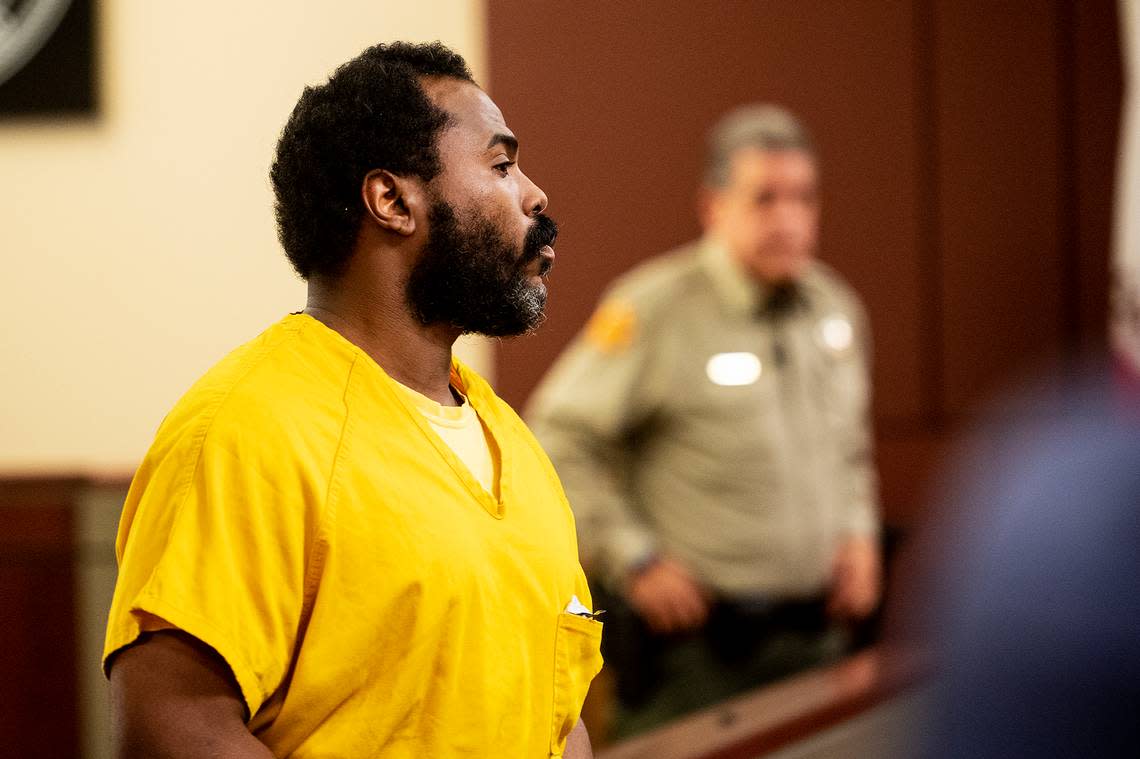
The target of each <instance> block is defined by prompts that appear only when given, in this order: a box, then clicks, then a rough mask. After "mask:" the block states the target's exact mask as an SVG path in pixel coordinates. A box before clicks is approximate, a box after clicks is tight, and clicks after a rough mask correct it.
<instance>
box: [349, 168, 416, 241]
mask: <svg viewBox="0 0 1140 759" xmlns="http://www.w3.org/2000/svg"><path fill="white" fill-rule="evenodd" d="M360 194H361V198H362V199H363V200H364V207H365V208H366V209H368V215H369V216H371V217H372V220H373V221H375V222H376V223H377V224H379V225H380V226H381V227H382V228H384V229H387V230H388V231H390V232H395V233H396V234H399V235H404V236H408V235H411V234H413V233H414V232H415V231H416V217H415V214H414V211H416V210H418V208H419V206H420V204H421V199H422V197H423V187H422V183H420V182H419V181H417V180H416V179H414V178H411V177H400V176H396V175H395V174H393V173H392V172H390V171H387V170H385V169H373V170H372V171H370V172H368V173H367V174H365V175H364V182H363V183H362V184H361V187H360Z"/></svg>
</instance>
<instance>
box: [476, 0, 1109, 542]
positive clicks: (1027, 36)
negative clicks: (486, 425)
mask: <svg viewBox="0 0 1140 759" xmlns="http://www.w3.org/2000/svg"><path fill="white" fill-rule="evenodd" d="M488 9H489V24H488V30H489V44H490V50H489V55H490V71H491V77H490V82H489V84H490V89H491V93H492V95H493V96H494V97H495V99H496V100H497V101H498V102H499V104H500V105H501V106H502V107H503V110H504V112H505V114H506V117H507V120H508V123H510V124H511V125H512V126H513V127H514V128H515V129H516V131H517V132H518V133H519V134H520V135H521V136H522V138H523V142H524V146H525V147H524V152H523V164H524V167H525V168H526V170H527V171H528V173H530V175H531V176H532V177H533V178H534V179H535V180H536V181H538V182H539V184H541V185H542V186H543V187H544V188H545V189H546V190H547V192H548V194H549V195H550V198H551V214H552V215H553V216H554V217H555V218H557V219H558V220H559V221H560V222H561V223H562V225H563V228H564V230H565V232H564V235H563V236H562V238H561V240H560V243H559V246H558V254H559V259H558V266H557V268H556V271H555V273H554V276H553V278H552V280H551V302H550V308H549V321H548V323H547V324H546V325H545V326H544V327H543V328H542V329H541V330H540V331H539V333H538V334H537V335H536V336H533V337H529V338H523V339H520V340H514V341H506V342H504V343H503V345H502V348H501V350H500V351H499V367H498V369H499V372H498V385H499V389H500V391H501V392H502V394H503V395H504V396H505V397H506V398H507V399H508V400H509V401H511V402H512V403H514V404H515V405H516V406H518V405H521V404H522V403H523V402H524V401H525V399H526V397H527V395H528V394H529V392H530V390H531V389H532V388H533V386H534V384H535V383H536V382H537V381H538V379H539V378H540V377H541V375H542V373H543V372H544V371H545V370H546V369H547V367H548V366H549V364H550V362H551V361H552V360H553V359H554V357H555V356H556V355H557V353H558V352H559V351H560V350H561V348H562V347H563V345H564V344H565V342H566V341H567V340H569V338H570V337H571V336H572V335H573V334H574V332H576V331H577V329H578V328H579V327H580V326H581V324H582V323H583V321H584V320H585V319H586V317H587V316H588V314H589V312H590V310H591V309H592V307H593V305H594V303H595V302H596V300H597V298H598V296H599V294H600V292H601V290H602V288H603V287H604V286H605V285H606V283H608V282H609V281H610V280H611V279H612V278H613V277H614V276H615V275H617V274H618V273H620V272H622V271H624V270H626V269H628V268H630V267H631V266H633V265H634V264H636V263H637V262H638V261H641V260H642V259H644V258H646V257H648V256H651V255H653V254H655V253H658V252H661V251H662V250H665V249H667V248H669V247H671V246H673V245H675V244H678V243H680V242H683V241H685V240H686V239H689V238H691V237H693V236H694V235H695V234H696V233H697V225H696V220H695V216H694V213H693V211H692V207H693V198H694V196H695V189H696V184H697V181H698V177H699V173H700V164H701V149H700V144H701V140H702V139H703V134H704V131H705V130H706V129H707V127H708V126H709V125H710V124H711V122H712V121H714V120H715V119H716V117H717V116H719V115H720V114H721V113H722V112H723V111H724V110H725V109H727V108H728V107H730V106H732V105H735V104H737V103H740V102H744V101H748V100H757V99H772V100H776V101H780V102H783V103H785V104H786V105H788V106H790V107H791V108H793V109H794V110H796V111H798V112H799V113H800V114H801V115H802V116H803V117H804V119H805V120H806V121H807V122H808V124H809V125H810V126H811V127H812V128H813V130H814V132H815V133H816V136H817V141H818V143H819V146H820V152H821V156H822V159H823V178H824V186H823V189H824V203H825V207H824V217H823V241H822V251H821V254H822V256H823V258H824V259H825V260H827V261H829V262H831V263H832V264H833V265H835V266H836V267H837V268H838V269H839V270H840V271H841V272H842V273H843V274H844V275H845V276H846V277H847V278H848V279H849V280H850V281H851V282H852V283H853V284H854V286H855V287H856V288H857V289H858V290H859V292H860V293H861V294H862V295H863V297H864V300H865V301H866V303H867V307H868V310H869V312H870V315H871V320H872V327H873V329H874V330H875V338H876V345H875V356H874V360H875V372H874V381H875V389H876V402H875V417H876V425H877V432H878V439H879V462H880V468H881V471H882V478H883V495H884V508H885V511H886V514H887V518H888V520H889V521H891V522H894V523H896V524H908V523H910V522H911V521H913V519H914V518H915V517H916V515H918V513H919V510H920V507H921V502H922V495H921V494H922V493H924V492H926V490H927V488H928V485H929V480H930V476H931V475H932V473H934V472H936V471H938V469H939V467H940V464H941V462H942V460H943V458H944V457H945V452H946V451H947V450H949V449H950V445H949V443H950V442H951V440H952V434H953V431H954V430H955V429H958V428H960V427H961V426H962V425H963V424H968V423H969V421H970V420H971V419H972V418H974V416H975V414H976V413H977V411H978V410H979V409H980V408H981V406H982V405H983V404H984V403H985V401H986V400H987V399H988V398H991V397H993V395H994V394H995V393H996V392H998V391H1000V390H1001V389H1003V388H1008V387H1010V386H1011V385H1012V384H1013V383H1016V382H1017V381H1019V379H1020V378H1021V377H1022V376H1023V375H1024V374H1025V373H1026V372H1028V371H1030V370H1033V369H1036V370H1041V369H1062V368H1064V367H1067V366H1068V365H1069V364H1071V363H1072V361H1073V360H1074V358H1075V357H1076V355H1077V354H1078V353H1079V352H1080V351H1081V350H1083V349H1086V348H1089V347H1096V346H1100V345H1103V342H1104V333H1105V322H1104V319H1105V313H1106V310H1105V303H1106V298H1107V288H1108V274H1107V271H1108V263H1107V262H1108V246H1109V241H1110V231H1109V230H1110V221H1111V199H1112V183H1113V174H1114V170H1115V140H1116V132H1117V124H1116V122H1117V119H1118V116H1119V108H1120V97H1121V67H1120V53H1119V47H1118V45H1119V41H1118V39H1117V31H1116V29H1117V21H1116V3H1115V2H1114V0H1086V1H1084V2H1077V0H1024V2H1003V3H993V4H986V5H985V6H984V7H982V6H977V5H976V4H974V5H971V4H968V3H966V4H963V3H959V2H955V1H954V0H909V2H901V3H829V2H823V1H822V0H809V1H806V2H791V1H790V0H788V1H787V2H765V3H756V2H744V1H742V0H732V1H726V2H718V3H692V4H687V5H685V4H675V3H669V2H664V1H663V0H648V1H647V2H643V3H637V4H631V3H625V4H619V3H613V4H601V3H579V4H567V3H557V4H556V3H540V4H534V3H524V2H520V0H490V2H489V5H488Z"/></svg>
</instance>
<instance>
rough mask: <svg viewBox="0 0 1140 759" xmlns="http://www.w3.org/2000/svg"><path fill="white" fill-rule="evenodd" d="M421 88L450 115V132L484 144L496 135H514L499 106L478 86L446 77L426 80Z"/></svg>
mask: <svg viewBox="0 0 1140 759" xmlns="http://www.w3.org/2000/svg"><path fill="white" fill-rule="evenodd" d="M424 89H425V90H426V91H427V93H428V97H430V98H431V99H432V100H433V101H434V102H435V104H436V105H438V106H439V107H441V108H443V109H444V110H446V111H447V112H448V113H449V114H450V115H451V117H452V119H453V124H452V125H451V129H454V130H458V131H460V132H463V133H465V134H466V135H467V136H469V137H470V138H471V139H473V140H479V139H481V140H483V142H486V141H487V139H488V138H489V137H491V136H494V135H497V134H500V135H503V134H505V135H509V136H513V135H511V130H510V129H508V128H507V122H506V120H505V119H504V118H503V112H502V111H500V110H499V106H497V105H495V101H493V100H491V98H490V96H489V95H487V93H486V92H484V91H483V90H482V89H480V88H479V87H478V86H477V85H475V84H472V83H471V82H465V81H462V80H459V79H451V78H446V79H433V80H428V81H426V82H425V83H424Z"/></svg>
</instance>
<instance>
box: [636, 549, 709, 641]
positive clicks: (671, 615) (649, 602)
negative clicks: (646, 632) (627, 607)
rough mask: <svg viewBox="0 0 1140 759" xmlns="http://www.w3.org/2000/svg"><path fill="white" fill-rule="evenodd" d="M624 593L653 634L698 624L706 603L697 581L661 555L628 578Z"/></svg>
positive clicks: (682, 629) (702, 616)
mask: <svg viewBox="0 0 1140 759" xmlns="http://www.w3.org/2000/svg"><path fill="white" fill-rule="evenodd" d="M626 594H627V596H628V598H629V602H630V603H631V604H632V605H633V608H634V609H635V610H636V611H637V613H638V614H640V615H641V616H642V618H644V619H645V621H646V622H647V623H648V624H649V627H650V629H652V630H653V631H654V632H657V633H671V632H683V631H685V630H692V629H695V628H698V627H700V626H701V625H703V624H704V623H705V619H706V618H707V617H708V613H709V602H708V599H707V598H706V597H705V593H704V591H703V589H702V588H701V585H700V583H698V582H697V581H696V580H695V579H694V578H693V576H692V575H691V574H689V570H687V569H686V568H685V567H684V565H682V564H681V563H680V562H678V561H676V560H674V559H670V558H667V557H662V558H659V559H657V560H656V561H654V562H653V563H652V564H650V565H649V566H648V567H646V568H645V569H643V570H641V571H640V572H638V573H637V574H636V575H634V576H633V577H631V578H630V580H629V585H628V587H627V591H626Z"/></svg>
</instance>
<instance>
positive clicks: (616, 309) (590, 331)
mask: <svg viewBox="0 0 1140 759" xmlns="http://www.w3.org/2000/svg"><path fill="white" fill-rule="evenodd" d="M636 330H637V314H635V313H634V311H633V308H632V307H631V306H630V305H629V304H628V303H623V302H622V301H617V300H611V301H606V302H605V303H603V304H602V305H600V306H598V310H597V311H595V312H594V315H593V316H591V317H590V321H589V322H588V323H587V324H586V342H588V343H590V344H591V345H593V346H594V347H595V348H597V349H598V350H600V351H602V352H603V353H618V352H620V351H623V350H625V349H626V348H628V347H629V346H630V345H632V344H633V335H634V333H635V332H636Z"/></svg>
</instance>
